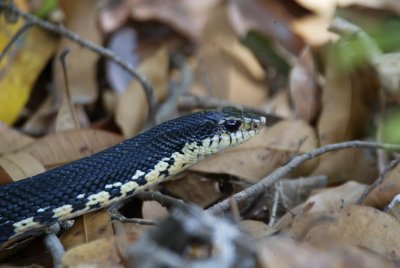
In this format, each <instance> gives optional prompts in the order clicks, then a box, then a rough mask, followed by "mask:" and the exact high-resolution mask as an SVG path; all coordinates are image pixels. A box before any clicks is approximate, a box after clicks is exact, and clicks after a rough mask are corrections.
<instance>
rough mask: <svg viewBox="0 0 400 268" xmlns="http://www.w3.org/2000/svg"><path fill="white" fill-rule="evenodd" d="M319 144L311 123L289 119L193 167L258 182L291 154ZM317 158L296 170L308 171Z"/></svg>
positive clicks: (307, 149)
mask: <svg viewBox="0 0 400 268" xmlns="http://www.w3.org/2000/svg"><path fill="white" fill-rule="evenodd" d="M316 146H317V140H316V136H315V133H314V131H313V129H312V128H311V127H310V126H309V125H308V124H306V123H304V122H302V121H293V120H286V121H281V122H279V123H277V124H275V125H273V126H272V127H270V128H267V129H263V130H262V131H261V133H260V134H258V135H257V136H256V137H254V138H252V139H251V140H249V141H248V142H246V143H244V144H242V145H239V146H237V147H234V148H232V149H229V150H226V151H225V152H223V153H221V154H217V155H213V156H211V157H209V158H208V159H206V160H204V161H202V162H200V163H198V164H196V165H195V166H193V167H192V170H195V171H200V172H208V173H224V174H230V175H234V176H238V177H241V178H244V179H247V180H249V181H253V182H255V181H258V180H259V179H261V178H263V177H264V176H266V175H267V174H268V173H270V172H271V171H273V170H274V169H276V168H277V167H279V166H281V165H282V164H284V163H285V162H287V161H288V160H289V159H290V158H291V157H292V156H294V155H296V154H299V153H304V152H308V151H310V150H312V149H314V148H315V147H316ZM317 161H318V160H317V159H314V160H311V161H310V162H307V163H305V164H303V165H302V167H301V168H299V169H298V170H297V173H303V172H304V173H307V172H309V171H310V170H312V169H313V168H314V166H315V165H316V163H317ZM297 173H296V174H297Z"/></svg>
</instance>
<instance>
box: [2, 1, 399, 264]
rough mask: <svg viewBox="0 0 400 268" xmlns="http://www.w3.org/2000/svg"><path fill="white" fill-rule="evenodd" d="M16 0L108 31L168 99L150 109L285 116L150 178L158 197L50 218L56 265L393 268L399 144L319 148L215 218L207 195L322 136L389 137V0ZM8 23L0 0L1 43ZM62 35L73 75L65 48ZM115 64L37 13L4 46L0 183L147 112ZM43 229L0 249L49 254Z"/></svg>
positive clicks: (394, 90)
mask: <svg viewBox="0 0 400 268" xmlns="http://www.w3.org/2000/svg"><path fill="white" fill-rule="evenodd" d="M6 2H7V1H6ZM15 3H16V5H17V7H18V8H19V9H21V10H24V11H26V12H32V13H37V11H38V10H45V12H41V13H40V14H41V15H40V17H41V18H44V19H48V20H54V18H55V17H58V18H61V20H62V18H64V19H63V21H62V23H63V24H64V25H65V26H66V27H67V28H69V29H71V30H73V31H75V32H76V33H77V34H79V36H80V38H84V39H88V40H91V41H92V42H95V43H97V44H101V45H104V46H108V47H109V48H110V49H111V50H114V51H115V52H116V53H117V54H118V55H119V56H120V57H121V58H122V60H125V61H126V62H128V63H130V64H133V65H134V66H135V67H137V69H138V70H139V71H140V72H141V73H143V74H144V75H145V76H146V77H147V78H148V79H149V81H150V82H151V83H152V86H153V90H154V95H155V99H156V102H157V105H159V106H160V105H164V107H163V109H160V110H159V113H163V114H157V115H156V117H157V118H163V120H166V119H171V118H172V117H175V116H177V115H181V114H184V113H186V112H189V111H195V110H198V109H200V108H201V107H202V106H201V105H199V103H198V102H197V103H196V102H189V100H196V98H201V100H202V102H203V103H202V105H203V106H206V107H220V106H222V105H225V104H226V103H230V104H233V105H237V106H241V107H246V108H249V109H256V110H258V111H260V112H262V113H272V114H274V115H277V116H280V118H281V120H280V121H279V122H278V123H276V124H274V125H272V126H269V127H268V128H267V129H265V130H264V131H262V133H260V135H258V136H257V137H255V138H254V139H252V140H250V141H249V142H247V143H245V144H243V145H240V146H238V147H236V148H232V149H230V150H227V151H226V152H224V153H221V154H218V155H215V156H212V157H210V158H209V159H206V160H204V161H202V162H200V163H199V164H197V165H195V166H194V167H192V168H191V169H189V170H188V171H185V172H184V173H182V174H180V175H179V176H178V177H176V178H174V179H175V180H173V181H168V182H165V183H163V184H162V185H160V186H159V187H158V188H156V189H152V190H158V191H159V193H161V194H162V195H161V197H159V196H158V195H157V196H158V197H156V195H154V196H153V197H151V196H150V197H149V196H147V197H143V196H140V195H139V196H137V197H134V198H131V199H130V200H128V201H126V203H124V204H122V206H121V207H120V208H118V211H119V212H120V213H121V215H123V216H124V219H127V220H118V219H117V218H116V215H114V214H113V210H112V209H110V210H107V209H102V210H99V211H96V212H92V213H89V214H87V215H83V216H80V217H77V218H75V219H74V222H67V223H65V224H61V228H59V231H58V232H56V233H57V235H58V236H59V238H60V241H61V244H62V245H63V247H64V249H65V250H66V252H65V254H64V256H63V257H62V259H61V260H59V263H61V265H62V266H64V267H78V266H79V267H82V266H91V267H111V266H112V267H127V266H133V267H157V266H167V267H210V266H221V267H255V266H258V267H349V266H352V267H397V266H398V259H399V254H400V244H399V241H400V239H399V238H398V233H399V230H398V229H399V217H398V215H399V213H398V201H397V200H398V197H397V196H398V194H399V192H400V186H399V185H400V184H399V182H398V177H399V176H398V173H399V172H398V164H397V162H396V161H398V160H397V159H398V155H397V154H395V153H393V152H384V153H382V152H379V153H377V152H375V151H372V150H367V149H349V150H341V151H336V152H332V153H327V154H324V155H322V156H321V157H319V158H314V159H312V160H311V161H309V162H307V163H305V164H303V165H301V166H300V167H298V168H297V169H295V170H294V171H293V172H291V173H290V174H289V176H286V177H285V178H283V179H282V180H280V182H279V183H278V184H276V185H274V187H272V188H271V189H268V190H266V191H264V192H263V193H262V194H261V195H260V196H252V197H251V198H249V199H248V200H245V202H244V203H240V204H237V203H236V202H235V201H234V199H230V200H231V204H230V207H231V209H230V210H229V211H227V212H226V213H225V216H226V217H224V218H225V219H223V218H222V217H216V216H213V215H210V214H209V213H206V212H204V211H203V210H202V209H207V208H209V207H211V206H213V205H215V204H217V203H219V202H220V201H222V200H223V199H226V198H230V196H231V195H232V194H235V193H240V192H242V191H246V189H247V187H249V186H251V185H254V184H257V183H260V180H261V179H263V178H265V177H266V176H268V175H269V174H270V173H271V172H273V171H274V170H276V169H277V168H278V167H280V166H282V165H285V164H286V163H287V162H288V161H290V160H291V159H292V158H293V157H295V156H297V155H299V154H302V153H306V152H308V151H310V150H312V149H315V148H318V147H319V146H322V145H326V144H331V143H335V142H341V141H348V140H354V139H360V140H377V141H382V139H383V140H385V141H390V142H398V141H399V139H398V137H399V136H398V134H397V132H398V131H397V130H398V127H396V118H397V117H396V112H395V111H396V109H398V106H397V105H398V103H399V100H400V98H399V94H398V93H399V83H398V74H399V66H400V65H399V64H398V50H399V48H400V40H399V38H396V34H395V32H391V31H392V30H391V29H395V28H393V27H392V26H391V25H393V24H396V23H400V22H399V10H400V9H399V7H398V5H397V4H396V3H394V2H393V1H385V0H373V1H368V3H367V2H364V1H355V0H349V1H336V0H331V1H326V2H325V1H324V3H322V2H321V3H319V4H318V3H316V2H315V1H314V2H312V1H300V0H298V1H294V0H293V1H270V0H252V1H241V0H234V1H228V2H225V1H216V0H209V1H194V0H193V1H183V0H176V1H175V0H174V1H168V2H165V1H141V0H122V1H101V3H100V2H99V3H95V2H90V1H88V2H85V3H83V2H80V1H58V2H57V1H55V2H52V3H47V4H48V5H47V6H44V4H43V6H40V4H39V6H37V5H38V4H37V3H36V5H35V6H29V5H28V1H26V0H19V1H15ZM60 12H61V16H60ZM37 14H38V13H37ZM335 14H336V15H340V16H341V15H343V16H344V17H345V18H346V19H348V21H346V20H340V19H334V16H335ZM371 14H377V16H376V18H375V20H372V21H370V22H369V23H366V21H368V18H370V16H371ZM353 19H354V20H353ZM14 20H15V19H13V17H12V16H11V15H10V14H9V13H7V12H5V11H4V10H2V9H1V8H0V29H1V30H0V49H1V51H3V50H4V48H5V46H6V44H7V43H9V42H10V40H11V38H12V37H13V36H14V35H15V34H16V32H17V31H18V29H21V27H22V26H23V23H24V21H23V20H22V19H21V18H19V19H18V18H17V19H16V23H15V22H14ZM349 21H351V22H349ZM377 33H378V34H377ZM397 36H398V35H397ZM389 37H391V38H389ZM66 47H67V48H69V49H70V50H71V52H70V54H69V55H68V56H67V57H66V71H67V74H68V80H67V81H68V83H69V86H68V87H67V88H66V87H65V78H64V76H63V73H62V69H61V65H60V62H59V53H60V52H61V51H62V50H63V49H64V48H66ZM32 51H35V52H34V53H32ZM27 55H30V56H29V57H28V56H27ZM177 56H178V57H177ZM177 58H179V59H180V65H179V64H178V65H176V61H174V60H176V59H177ZM116 66H117V65H115V63H112V61H111V60H110V58H108V59H105V58H104V57H102V55H101V54H99V53H93V52H92V51H89V50H88V49H87V48H86V47H84V46H83V47H82V46H80V45H78V44H77V43H75V42H74V41H71V40H67V39H66V38H65V36H64V37H63V36H61V38H57V37H56V36H55V35H53V34H52V33H50V32H47V31H46V30H45V29H42V28H40V27H32V28H31V29H27V30H26V31H25V32H24V33H22V35H21V37H20V38H19V39H17V40H16V41H14V42H13V43H11V47H10V49H9V50H8V51H6V53H5V54H4V57H3V56H2V58H1V60H0V107H2V108H0V121H2V123H1V125H0V133H1V137H2V138H1V139H0V183H1V184H6V183H10V182H12V181H14V180H20V179H24V178H26V177H29V176H32V175H34V174H37V173H40V172H43V171H45V170H48V169H51V168H54V167H56V166H60V165H63V164H67V163H69V162H72V161H75V160H77V159H80V158H82V157H84V156H88V155H90V154H93V153H95V152H98V151H100V150H102V149H105V148H108V147H110V146H112V145H114V144H117V143H119V142H121V141H122V140H123V138H124V137H125V138H127V137H132V136H134V135H136V134H138V133H140V132H141V131H143V130H144V129H146V128H148V127H151V126H152V122H151V119H152V118H149V116H148V114H147V111H148V108H149V106H148V105H149V104H148V102H147V99H146V94H145V93H144V91H143V89H142V87H141V84H140V82H139V81H138V80H137V79H135V78H132V77H131V76H130V75H129V74H128V73H126V72H125V71H123V70H122V69H121V68H119V67H116ZM177 66H180V67H177ZM182 66H185V67H184V68H183V67H182ZM179 87H184V88H179ZM66 93H70V94H71V96H72V98H71V101H72V105H70V103H68V99H67V98H66ZM165 106H169V107H165ZM183 107H184V109H182V108H183ZM165 111H173V112H165ZM393 111H394V112H393ZM74 113H75V114H77V117H78V119H79V120H78V121H79V122H78V123H79V124H78V125H79V126H80V128H79V129H78V127H77V126H76V124H75V123H76V122H73V120H74V119H73V117H72V114H74ZM169 113H170V114H169ZM382 131H383V133H384V134H383V135H382V133H381V132H382ZM382 137H383V138H382ZM390 161H393V162H390ZM178 199H179V200H183V201H184V202H185V203H186V204H187V205H185V204H183V203H182V202H180V201H178ZM199 207H201V208H202V209H200V208H199ZM72 223H73V224H72ZM143 223H146V224H151V225H143ZM154 223H155V225H153V224H154ZM71 226H72V227H71ZM42 239H43V236H37V237H36V238H33V239H28V240H27V241H26V242H25V243H23V242H22V244H17V245H15V246H14V247H11V248H7V249H3V250H1V251H0V252H1V254H0V261H1V263H2V264H6V265H14V266H26V265H30V266H32V265H33V266H35V265H36V266H45V267H46V266H50V265H51V263H52V262H53V260H52V257H51V255H50V254H49V252H48V250H46V249H44V248H43V246H40V247H37V245H38V244H41V240H42ZM149 256H151V257H149ZM288 256H290V258H288ZM146 265H147V266H146Z"/></svg>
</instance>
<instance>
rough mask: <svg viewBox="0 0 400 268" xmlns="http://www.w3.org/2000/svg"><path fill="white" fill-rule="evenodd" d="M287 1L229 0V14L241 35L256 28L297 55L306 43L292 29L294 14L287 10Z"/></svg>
mask: <svg viewBox="0 0 400 268" xmlns="http://www.w3.org/2000/svg"><path fill="white" fill-rule="evenodd" d="M285 3H287V1H270V0H252V1H247V0H234V1H230V2H229V8H228V10H229V16H230V19H231V21H232V24H233V26H234V27H235V29H236V31H237V32H239V33H240V35H242V36H244V35H245V34H246V33H247V32H248V31H249V30H256V31H258V32H261V33H263V34H264V35H266V36H268V37H270V38H271V39H273V40H277V41H278V42H279V43H281V44H282V45H283V46H284V47H285V48H286V49H288V50H289V51H290V52H292V53H293V54H295V55H296V54H298V53H299V52H300V50H301V49H302V47H303V46H304V43H303V41H302V40H301V39H300V38H299V37H298V36H297V34H296V33H294V32H293V31H292V29H291V23H292V21H293V16H292V15H291V14H289V12H287V10H286V8H285Z"/></svg>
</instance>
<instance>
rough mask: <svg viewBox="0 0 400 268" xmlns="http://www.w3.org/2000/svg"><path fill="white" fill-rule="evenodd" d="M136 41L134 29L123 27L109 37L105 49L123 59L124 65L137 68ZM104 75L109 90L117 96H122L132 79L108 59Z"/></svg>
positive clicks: (130, 75)
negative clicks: (127, 64)
mask: <svg viewBox="0 0 400 268" xmlns="http://www.w3.org/2000/svg"><path fill="white" fill-rule="evenodd" d="M137 39H138V38H137V34H136V31H135V30H134V29H132V28H129V27H124V28H122V29H119V30H117V31H116V32H114V33H113V34H112V35H111V37H110V39H109V41H108V45H107V48H108V49H110V50H111V51H113V52H114V53H115V54H116V55H118V56H119V57H120V58H121V59H124V61H125V62H126V63H129V64H131V65H132V66H137V64H138V61H139V59H138V57H139V56H138V54H137V53H136V51H135V50H136V48H137V46H138V40H137ZM106 75H107V80H108V83H110V86H111V88H112V89H113V90H114V91H115V92H116V93H117V95H120V94H122V93H123V92H124V91H125V90H126V89H127V87H128V85H129V83H130V82H131V81H132V79H133V77H132V74H130V73H129V72H127V71H126V70H124V69H123V68H122V67H121V66H119V65H118V64H116V63H115V62H114V61H112V60H110V59H107V62H106Z"/></svg>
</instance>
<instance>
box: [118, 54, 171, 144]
mask: <svg viewBox="0 0 400 268" xmlns="http://www.w3.org/2000/svg"><path fill="white" fill-rule="evenodd" d="M168 64H169V60H168V52H167V50H166V48H165V47H161V48H159V49H158V50H157V51H156V52H155V53H154V54H153V55H152V56H151V57H149V58H147V59H146V60H145V61H144V62H143V63H141V64H140V66H139V71H140V72H141V73H142V74H143V75H145V76H146V77H147V79H149V81H150V82H151V84H152V85H153V89H154V96H155V98H156V100H157V101H158V102H160V101H162V100H163V99H164V98H165V97H166V96H167V93H168V91H167V83H168ZM147 112H148V103H147V98H146V94H145V93H144V91H143V88H142V86H141V85H140V84H139V82H138V81H137V80H134V81H132V83H131V84H130V85H129V87H128V88H127V90H126V91H125V92H124V93H123V94H122V95H120V96H119V99H118V106H117V110H116V114H115V121H116V123H117V124H118V126H119V127H120V128H121V130H122V133H123V134H124V136H125V137H132V136H134V135H135V134H137V133H138V132H139V131H140V130H142V128H143V126H144V124H145V120H146V119H147Z"/></svg>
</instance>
